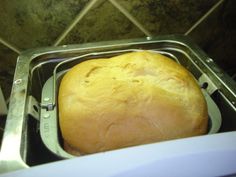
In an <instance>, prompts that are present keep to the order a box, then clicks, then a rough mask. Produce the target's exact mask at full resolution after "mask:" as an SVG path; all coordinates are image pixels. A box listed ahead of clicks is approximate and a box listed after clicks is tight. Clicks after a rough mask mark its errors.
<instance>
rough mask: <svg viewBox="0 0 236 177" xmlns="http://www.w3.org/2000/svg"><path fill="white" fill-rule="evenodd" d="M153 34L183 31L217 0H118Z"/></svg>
mask: <svg viewBox="0 0 236 177" xmlns="http://www.w3.org/2000/svg"><path fill="white" fill-rule="evenodd" d="M117 2H119V3H120V4H121V5H122V6H123V7H125V8H126V9H127V10H128V11H129V12H130V13H131V14H132V15H133V16H135V17H136V18H137V19H138V20H139V21H140V22H141V23H142V24H144V26H145V27H146V28H147V29H148V30H149V31H150V32H152V33H153V34H156V35H160V34H173V33H184V32H186V31H187V29H189V28H190V27H191V25H193V23H195V22H196V21H197V20H198V19H199V18H200V17H201V16H202V15H203V14H204V13H205V12H206V11H207V10H208V9H209V8H210V7H212V5H213V4H214V3H215V2H217V0H209V1H205V0H198V1H196V0H165V1H162V0H132V1H130V0H118V1H117Z"/></svg>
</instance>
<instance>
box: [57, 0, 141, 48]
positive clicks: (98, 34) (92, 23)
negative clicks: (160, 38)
mask: <svg viewBox="0 0 236 177" xmlns="http://www.w3.org/2000/svg"><path fill="white" fill-rule="evenodd" d="M144 36H145V35H144V34H143V33H142V32H141V31H140V30H139V29H138V28H137V27H136V26H134V25H133V24H132V23H131V22H130V21H129V20H128V19H127V18H126V17H125V16H124V15H123V14H122V13H121V12H120V11H119V10H117V9H116V8H115V7H114V6H113V5H112V4H111V3H110V2H108V1H102V3H100V4H98V5H96V7H94V8H92V9H91V10H90V11H89V12H88V14H87V15H86V16H85V17H84V18H83V19H82V20H81V21H80V22H79V23H78V24H77V25H76V26H75V28H74V29H73V30H72V31H71V33H70V34H69V35H68V36H67V37H66V38H65V39H64V40H63V41H62V43H61V44H76V43H85V42H95V41H107V40H118V39H129V38H138V37H144Z"/></svg>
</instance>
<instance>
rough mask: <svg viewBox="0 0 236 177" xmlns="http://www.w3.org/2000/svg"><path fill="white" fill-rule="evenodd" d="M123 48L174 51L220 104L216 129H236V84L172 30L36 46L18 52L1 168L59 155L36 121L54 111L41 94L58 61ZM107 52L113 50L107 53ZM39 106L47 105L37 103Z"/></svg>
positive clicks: (195, 47) (36, 162) (71, 64)
mask: <svg viewBox="0 0 236 177" xmlns="http://www.w3.org/2000/svg"><path fill="white" fill-rule="evenodd" d="M127 49H145V50H158V51H162V52H167V53H171V54H172V55H173V56H175V57H177V58H178V61H179V62H180V64H182V65H184V66H185V67H186V68H187V69H189V70H190V71H191V72H192V73H193V75H194V76H195V77H196V79H198V80H199V82H200V84H205V86H206V91H207V92H208V94H209V95H211V98H212V99H213V100H214V102H215V103H216V105H217V106H218V108H219V109H220V112H221V115H222V125H221V128H220V131H219V132H226V131H235V130H236V119H235V118H236V95H235V94H236V84H235V83H234V81H233V80H232V79H231V78H230V77H228V75H226V74H225V73H224V72H223V71H222V70H221V69H220V68H219V67H218V66H217V65H216V64H215V63H214V61H213V60H212V59H211V58H209V57H208V56H207V55H206V54H205V53H204V52H203V51H202V50H201V49H199V48H198V47H197V46H196V45H194V44H193V43H192V42H191V41H190V40H189V39H188V38H186V37H185V36H174V35H171V36H161V37H156V38H152V39H136V40H122V41H112V42H102V43H89V44H82V45H72V46H61V47H48V48H41V49H35V50H30V51H26V52H25V53H23V54H22V55H21V56H20V57H19V58H18V63H17V67H16V72H15V77H14V84H13V89H12V93H11V98H10V105H9V113H8V117H7V122H6V127H5V133H4V136H3V141H2V146H1V153H0V171H2V172H6V171H12V170H15V169H20V168H27V167H30V166H34V165H38V164H44V163H48V162H52V161H56V160H60V158H59V157H58V156H57V155H56V154H54V153H52V152H50V150H49V149H48V148H47V147H46V146H45V145H44V143H43V142H42V139H41V137H40V127H39V126H41V125H40V121H41V120H40V117H41V119H47V116H53V115H50V113H51V112H50V106H49V107H47V106H48V105H52V106H55V105H53V104H54V103H53V99H51V98H50V96H49V97H43V98H42V89H43V86H44V85H45V83H46V81H47V80H48V79H49V78H50V77H52V76H53V74H54V72H53V71H54V68H55V66H56V65H57V64H58V63H60V62H62V61H65V60H69V59H70V58H73V57H77V56H81V55H85V54H88V53H96V52H104V51H113V50H127ZM105 55H106V56H111V55H110V54H109V53H107V54H105ZM113 55H114V54H113ZM91 58H94V57H91ZM80 61H83V60H80ZM77 62H78V61H77V60H75V61H72V62H70V63H68V64H66V65H63V66H61V67H60V70H61V71H63V70H66V69H68V68H69V67H71V66H73V65H74V64H76V63H77ZM54 93H55V92H53V89H52V91H51V93H50V91H49V94H50V95H53V94H54ZM48 98H49V99H48ZM51 103H52V104H51ZM43 107H44V108H45V109H41V108H43ZM40 110H41V111H40ZM43 126H44V132H47V131H50V129H52V128H50V127H49V126H57V125H50V124H43ZM54 128H55V127H54Z"/></svg>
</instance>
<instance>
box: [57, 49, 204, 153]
mask: <svg viewBox="0 0 236 177" xmlns="http://www.w3.org/2000/svg"><path fill="white" fill-rule="evenodd" d="M58 99H59V122H60V127H61V131H62V135H63V138H64V140H66V142H67V143H68V144H69V145H70V146H71V147H74V148H76V149H77V150H78V151H80V152H82V153H94V152H100V151H106V150H111V149H117V148H122V147H127V146H133V145H138V144H144V143H151V142H157V141H163V140H168V139H174V138H182V137H189V136H195V135H201V134H204V133H206V129H207V117H208V115H207V107H206V102H205V100H204V97H203V95H202V93H201V90H200V88H199V87H198V84H197V83H196V81H195V80H194V77H193V76H192V75H191V74H190V73H189V72H188V71H187V70H186V69H185V68H184V67H182V66H181V65H179V64H177V63H176V62H174V61H172V60H171V59H169V58H167V57H165V56H163V55H160V54H156V53H153V52H149V51H143V52H132V53H128V54H123V55H120V56H116V57H113V58H111V59H94V60H87V61H85V62H82V63H80V64H78V65H76V66H74V67H73V68H72V69H71V70H70V71H69V72H67V74H66V75H65V76H64V77H63V79H62V82H61V85H60V90H59V98H58Z"/></svg>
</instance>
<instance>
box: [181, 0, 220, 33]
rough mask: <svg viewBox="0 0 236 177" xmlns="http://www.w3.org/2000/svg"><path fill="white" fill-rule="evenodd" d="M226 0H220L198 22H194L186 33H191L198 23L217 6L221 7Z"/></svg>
mask: <svg viewBox="0 0 236 177" xmlns="http://www.w3.org/2000/svg"><path fill="white" fill-rule="evenodd" d="M223 2H224V0H219V1H218V2H217V3H216V4H215V5H214V6H213V7H212V8H210V10H208V11H207V12H206V13H205V14H204V15H203V16H202V17H201V18H200V19H199V20H198V21H197V22H196V23H194V24H193V26H191V27H190V28H189V29H188V30H187V31H186V32H185V33H184V35H189V33H191V32H192V31H193V30H194V29H195V28H196V27H197V26H198V25H200V24H201V23H202V22H203V21H204V20H205V19H206V18H207V17H208V16H209V15H210V14H211V13H212V12H213V11H214V10H215V9H216V8H217V7H219V6H220V5H221V4H222V3H223Z"/></svg>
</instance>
